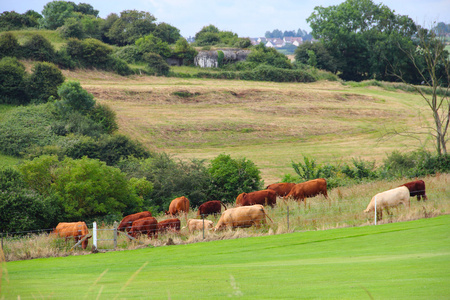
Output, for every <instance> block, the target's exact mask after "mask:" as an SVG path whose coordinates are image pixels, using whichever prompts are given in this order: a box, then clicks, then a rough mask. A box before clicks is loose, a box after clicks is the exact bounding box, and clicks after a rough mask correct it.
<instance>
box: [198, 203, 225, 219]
mask: <svg viewBox="0 0 450 300" xmlns="http://www.w3.org/2000/svg"><path fill="white" fill-rule="evenodd" d="M222 206H223V207H225V210H227V207H226V206H225V204H223V203H222V201H219V200H212V201H208V202H205V203H203V204H202V205H200V206H199V207H198V212H197V217H200V216H201V215H203V216H208V215H212V214H214V215H216V214H220V213H222Z"/></svg>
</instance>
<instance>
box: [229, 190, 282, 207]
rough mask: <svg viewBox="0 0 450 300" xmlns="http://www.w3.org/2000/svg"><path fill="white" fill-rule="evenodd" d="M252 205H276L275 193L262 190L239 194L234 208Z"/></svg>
mask: <svg viewBox="0 0 450 300" xmlns="http://www.w3.org/2000/svg"><path fill="white" fill-rule="evenodd" d="M254 204H261V205H270V206H272V207H273V206H274V205H275V204H277V193H276V192H275V191H274V190H262V191H256V192H251V193H241V194H239V195H238V196H237V198H236V206H249V205H254Z"/></svg>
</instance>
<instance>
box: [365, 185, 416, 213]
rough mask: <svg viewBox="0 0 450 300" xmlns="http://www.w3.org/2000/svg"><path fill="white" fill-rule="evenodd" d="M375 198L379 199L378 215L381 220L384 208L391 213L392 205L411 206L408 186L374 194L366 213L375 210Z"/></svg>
mask: <svg viewBox="0 0 450 300" xmlns="http://www.w3.org/2000/svg"><path fill="white" fill-rule="evenodd" d="M375 198H376V200H377V216H378V219H380V220H381V218H382V217H383V209H386V211H387V213H388V214H389V208H390V207H396V206H398V205H400V204H403V205H404V206H406V207H408V208H409V204H410V202H409V190H408V188H407V187H406V186H401V187H398V188H395V189H391V190H387V191H384V192H381V193H378V194H376V195H375V196H373V198H372V200H370V203H369V205H367V208H366V209H365V210H364V212H365V213H368V212H371V211H374V210H375Z"/></svg>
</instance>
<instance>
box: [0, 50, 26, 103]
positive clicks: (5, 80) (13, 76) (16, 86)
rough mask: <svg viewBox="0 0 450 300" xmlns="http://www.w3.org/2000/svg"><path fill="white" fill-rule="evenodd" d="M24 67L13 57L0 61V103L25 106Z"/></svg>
mask: <svg viewBox="0 0 450 300" xmlns="http://www.w3.org/2000/svg"><path fill="white" fill-rule="evenodd" d="M25 75H26V73H25V66H24V65H23V64H22V63H21V62H19V61H18V60H17V59H16V58H15V57H4V58H2V59H1V60H0V103H4V104H16V105H19V104H26V103H28V101H29V99H28V97H27V95H26V93H25V86H26V84H25Z"/></svg>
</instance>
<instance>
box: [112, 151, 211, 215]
mask: <svg viewBox="0 0 450 300" xmlns="http://www.w3.org/2000/svg"><path fill="white" fill-rule="evenodd" d="M117 166H118V167H119V168H120V169H121V170H122V171H123V172H124V173H126V174H128V177H137V178H140V177H145V178H146V179H147V180H148V181H150V182H152V184H153V191H152V192H151V193H150V195H149V200H150V204H151V207H152V211H155V212H156V211H163V210H167V209H168V208H169V204H170V202H171V201H172V200H173V199H174V198H177V197H180V196H186V197H187V198H188V199H189V201H190V203H191V207H196V206H198V205H200V204H201V203H203V202H205V201H208V200H212V198H210V197H209V195H208V191H209V184H210V181H211V180H210V176H209V173H208V171H207V169H206V167H205V165H204V162H203V161H199V160H192V161H189V162H183V161H178V160H174V159H173V158H171V157H170V156H169V155H167V154H165V153H155V154H153V155H152V157H151V158H148V159H137V158H134V157H130V158H128V159H125V160H121V161H120V162H119V163H118V164H117Z"/></svg>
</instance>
